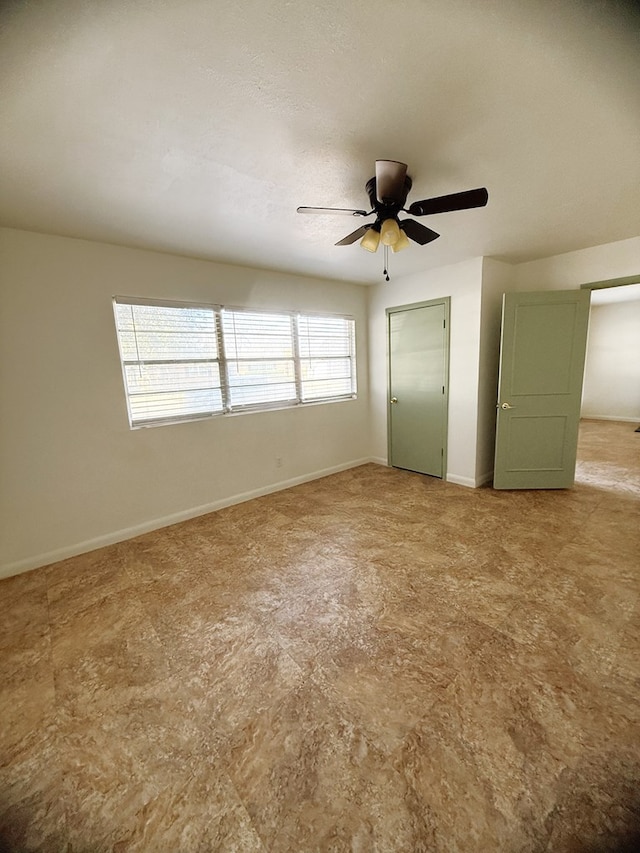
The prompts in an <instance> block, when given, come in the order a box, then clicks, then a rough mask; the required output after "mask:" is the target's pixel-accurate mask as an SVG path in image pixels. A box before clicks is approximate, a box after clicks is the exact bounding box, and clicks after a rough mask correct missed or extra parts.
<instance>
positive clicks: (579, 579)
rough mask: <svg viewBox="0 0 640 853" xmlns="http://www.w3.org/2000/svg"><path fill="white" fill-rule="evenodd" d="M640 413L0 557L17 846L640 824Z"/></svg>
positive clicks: (495, 845) (593, 846)
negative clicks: (532, 477)
mask: <svg viewBox="0 0 640 853" xmlns="http://www.w3.org/2000/svg"><path fill="white" fill-rule="evenodd" d="M639 509H640V433H634V432H633V426H632V425H630V424H622V423H606V422H595V421H586V422H584V423H583V427H582V430H581V442H580V463H579V468H578V475H577V483H576V486H575V488H573V489H572V490H567V491H558V492H495V491H493V490H492V489H490V488H483V489H478V490H470V489H465V488H463V487H460V486H455V485H449V484H447V483H443V482H441V481H439V480H435V479H432V478H429V477H422V476H419V475H416V474H411V473H408V472H403V471H397V470H392V469H387V468H384V467H381V466H377V465H365V466H363V467H360V468H356V469H353V470H350V471H347V472H344V473H340V474H336V475H334V476H331V477H327V478H325V479H322V480H317V481H315V482H313V483H308V484H305V485H302V486H298V487H296V488H294V489H290V490H288V491H285V492H279V493H277V494H274V495H270V496H268V497H264V498H260V499H258V500H254V501H251V502H250V503H245V504H242V505H239V506H236V507H232V508H229V509H226V510H223V511H221V512H218V513H214V514H211V515H208V516H204V517H202V518H199V519H196V520H194V521H190V522H186V523H183V524H179V525H176V526H174V527H170V528H166V529H164V530H161V531H157V532H154V533H150V534H148V535H145V536H141V537H139V538H137V539H134V540H131V541H129V542H125V543H122V544H119V545H115V546H112V547H108V548H103V549H101V550H99V551H95V552H93V553H90V554H85V555H83V556H80V557H76V558H73V559H69V560H65V561H64V562H61V563H58V564H56V565H53V566H49V567H46V568H42V569H38V570H36V571H33V572H30V573H28V574H24V575H21V576H18V577H15V578H10V579H6V580H4V581H1V582H0V607H1V612H0V617H1V618H0V679H1V681H0V687H1V693H0V850H6V851H11V853H15V851H32V850H42V851H67V853H69V852H70V851H73V852H74V853H89V851H91V853H96V851H154V853H155V851H171V853H183V851H184V853H188V851H240V853H250V852H251V851H278V853H280V852H281V851H295V853H301V851H321V850H322V851H336V852H337V851H410V853H413V852H414V851H436V853H440V851H442V853H444V852H445V851H447V853H449V851H460V853H476V851H482V852H483V853H492V851H500V853H525V851H528V853H537V851H540V853H542V851H557V853H595V851H598V853H600V851H612V853H613V851H616V853H618V851H622V850H629V851H631V850H640V834H638V832H639V830H640V702H639V701H638V700H639V698H640V654H639V651H640V619H639V612H638V602H639V575H640V569H639V556H640V524H639V520H640V518H639V516H640V513H639Z"/></svg>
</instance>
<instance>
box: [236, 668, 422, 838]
mask: <svg viewBox="0 0 640 853" xmlns="http://www.w3.org/2000/svg"><path fill="white" fill-rule="evenodd" d="M227 758H228V762H229V773H230V775H231V777H232V779H233V781H234V782H235V785H236V788H237V790H238V792H239V794H240V796H241V797H242V798H243V800H244V802H245V803H246V806H247V809H248V811H249V814H250V815H251V816H252V818H253V821H254V824H255V826H256V828H257V830H258V832H259V833H260V835H261V837H262V840H263V842H264V843H265V845H266V846H267V847H268V849H270V850H273V851H283V853H284V851H288V850H301V851H302V850H304V851H307V850H308V851H311V850H359V849H360V850H393V849H397V850H403V849H406V850H414V849H415V850H419V849H421V847H420V837H421V830H422V825H421V821H422V820H423V817H424V816H423V815H422V814H417V815H416V814H414V813H412V811H411V809H410V808H409V807H408V805H407V803H406V802H405V786H404V783H403V781H402V778H401V776H400V775H399V774H397V773H396V772H395V771H394V770H393V768H391V767H390V765H389V764H388V763H387V762H386V760H385V758H384V756H383V755H382V754H381V753H380V752H379V751H378V750H376V749H375V747H374V746H373V745H372V744H371V742H370V741H368V739H367V738H366V736H365V735H364V734H363V733H362V731H361V730H359V729H358V728H357V727H355V726H353V725H352V724H349V723H347V722H346V721H345V720H344V719H342V718H341V716H340V715H339V714H338V712H337V711H336V709H335V708H334V707H333V706H332V705H331V704H330V703H328V702H327V701H326V699H325V698H324V697H323V696H322V694H321V693H320V692H319V691H318V690H317V689H316V688H315V687H313V686H308V685H301V686H300V687H299V688H297V689H296V690H294V691H292V692H291V693H290V695H289V696H287V697H284V698H283V699H282V700H281V701H279V702H277V703H275V704H274V705H273V706H272V707H270V708H268V709H265V711H264V712H263V713H261V714H259V715H257V716H255V717H254V718H253V720H252V721H251V722H249V723H248V724H247V725H246V726H245V728H244V729H243V730H241V731H238V732H237V734H236V737H235V738H234V740H233V742H232V744H231V746H230V749H229V752H228V756H227Z"/></svg>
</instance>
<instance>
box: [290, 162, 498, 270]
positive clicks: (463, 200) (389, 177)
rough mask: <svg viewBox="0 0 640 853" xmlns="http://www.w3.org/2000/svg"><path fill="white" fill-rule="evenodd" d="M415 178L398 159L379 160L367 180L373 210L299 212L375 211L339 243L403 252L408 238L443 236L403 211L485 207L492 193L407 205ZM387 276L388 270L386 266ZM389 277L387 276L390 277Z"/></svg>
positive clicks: (415, 213) (427, 212) (478, 192)
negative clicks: (403, 216) (372, 218)
mask: <svg viewBox="0 0 640 853" xmlns="http://www.w3.org/2000/svg"><path fill="white" fill-rule="evenodd" d="M411 185H412V181H411V178H410V177H409V176H408V175H407V164H406V163H399V162H398V161H397V160H376V173H375V176H374V177H373V178H370V179H369V180H368V181H367V183H366V191H367V195H368V196H369V201H370V202H371V208H372V209H371V210H369V211H367V210H355V209H351V208H341V207H299V208H298V213H328V214H345V215H348V216H371V215H372V214H374V213H375V215H376V219H375V222H372V223H367V224H366V225H362V226H361V227H360V228H357V229H356V230H355V231H352V232H351V234H347V236H346V237H343V238H342V240H339V241H338V242H337V243H336V244H335V245H336V246H349V245H350V244H351V243H355V242H356V240H360V245H361V246H362V248H363V249H367V250H368V251H369V252H375V251H377V249H378V246H379V244H380V243H382V244H383V246H384V247H385V249H386V248H391V251H393V252H400V251H402V249H406V248H407V246H409V245H410V243H409V240H413V241H414V242H415V243H419V244H420V245H421V246H424V245H425V244H426V243H431V241H432V240H436V239H437V238H438V237H439V236H440V235H439V234H438V233H437V232H436V231H432V230H431V228H427V227H426V225H422V224H421V223H420V222H416V221H415V219H400V218H399V214H400V213H408V214H409V215H410V216H428V215H431V214H434V213H448V212H449V211H453V210H467V209H469V208H471V207H484V206H485V205H486V203H487V201H488V200H489V193H488V192H487V190H486V189H485V188H484V187H479V188H478V189H474V190H465V191H464V192H459V193H451V194H450V195H443V196H438V197H436V198H426V199H423V200H422V201H414V202H413V203H412V204H410V205H409V207H408V208H405V206H404V205H405V203H406V200H407V195H408V194H409V190H410V189H411ZM385 275H386V269H385ZM387 280H388V277H387Z"/></svg>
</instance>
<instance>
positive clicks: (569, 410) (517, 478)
mask: <svg viewBox="0 0 640 853" xmlns="http://www.w3.org/2000/svg"><path fill="white" fill-rule="evenodd" d="M589 301H590V292H589V291H586V290H567V291H552V292H536V293H506V294H505V295H504V298H503V307H502V343H501V351H500V378H499V385H498V423H497V433H496V456H495V468H494V480H493V485H494V488H496V489H565V488H568V487H569V486H571V485H573V481H574V477H575V469H576V450H577V445H578V427H579V424H580V403H581V397H582V378H583V373H584V357H585V349H586V342H587V328H588V323H589Z"/></svg>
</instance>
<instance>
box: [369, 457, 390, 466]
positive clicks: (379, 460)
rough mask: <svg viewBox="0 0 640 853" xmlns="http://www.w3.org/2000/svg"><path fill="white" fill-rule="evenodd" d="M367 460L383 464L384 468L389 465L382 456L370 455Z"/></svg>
mask: <svg viewBox="0 0 640 853" xmlns="http://www.w3.org/2000/svg"><path fill="white" fill-rule="evenodd" d="M369 462H375V464H376V465H384V466H385V468H388V467H389V463H388V461H387V460H386V459H385V458H384V457H383V456H372V457H371V459H369Z"/></svg>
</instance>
